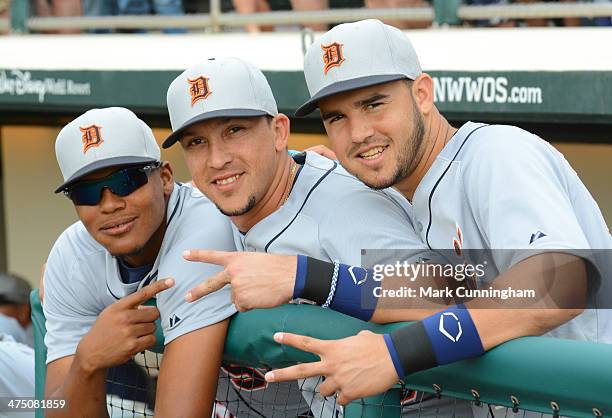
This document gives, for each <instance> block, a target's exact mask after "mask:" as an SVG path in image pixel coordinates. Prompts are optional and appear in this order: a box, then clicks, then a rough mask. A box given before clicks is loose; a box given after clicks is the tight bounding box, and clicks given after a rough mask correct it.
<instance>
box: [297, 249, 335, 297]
mask: <svg viewBox="0 0 612 418" xmlns="http://www.w3.org/2000/svg"><path fill="white" fill-rule="evenodd" d="M306 258H307V259H308V261H307V263H306V277H305V279H304V289H303V290H302V292H301V294H298V295H297V296H296V297H299V298H302V299H307V300H310V301H313V302H314V303H316V304H317V305H323V304H324V303H325V300H326V299H327V296H328V295H329V289H330V288H331V279H332V276H333V274H334V263H330V262H328V261H321V260H317V259H316V258H312V257H306ZM294 290H295V287H294ZM294 295H295V293H294Z"/></svg>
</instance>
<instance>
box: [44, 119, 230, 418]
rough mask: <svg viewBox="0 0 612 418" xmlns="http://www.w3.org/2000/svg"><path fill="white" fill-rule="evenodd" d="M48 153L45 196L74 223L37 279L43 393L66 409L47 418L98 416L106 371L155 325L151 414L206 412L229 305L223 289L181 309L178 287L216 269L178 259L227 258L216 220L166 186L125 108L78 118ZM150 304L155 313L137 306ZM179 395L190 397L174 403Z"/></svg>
mask: <svg viewBox="0 0 612 418" xmlns="http://www.w3.org/2000/svg"><path fill="white" fill-rule="evenodd" d="M55 147H56V155H57V160H58V163H59V166H60V169H61V171H62V174H63V177H64V183H63V184H62V185H61V186H60V187H58V189H57V190H56V192H63V193H64V194H65V195H66V196H67V197H68V198H70V199H71V200H72V202H73V204H74V207H75V209H76V212H77V215H78V217H79V221H78V222H76V223H74V224H73V225H71V226H69V227H68V228H67V229H66V230H65V231H64V232H63V233H62V234H61V235H60V237H59V238H58V240H57V241H56V243H55V245H54V246H53V249H52V250H51V253H50V255H49V258H48V260H47V264H46V269H45V273H44V284H45V301H44V305H43V309H44V313H45V317H46V328H47V334H46V336H45V344H46V346H47V350H48V352H47V375H46V386H45V396H46V397H47V398H49V397H52V398H58V399H65V400H66V403H67V407H66V408H64V409H55V410H48V411H47V412H46V414H47V416H50V417H60V416H66V417H74V416H77V415H78V416H87V417H101V416H107V407H106V396H105V394H106V383H105V376H106V371H107V369H109V368H111V367H114V366H117V365H120V364H123V363H125V362H126V361H127V360H129V359H130V358H131V357H132V356H133V355H134V354H136V353H139V352H142V351H143V350H145V349H146V348H148V347H151V346H152V345H154V344H155V335H154V333H155V323H154V321H155V320H156V319H157V318H160V320H161V326H162V328H163V334H164V339H165V344H166V347H165V351H164V359H163V364H162V366H161V368H160V372H159V379H158V383H157V399H156V410H155V414H156V416H160V417H166V416H168V417H169V416H210V414H211V410H212V405H213V399H214V391H215V388H216V384H217V378H218V369H219V366H220V363H221V355H222V349H223V341H224V338H225V332H226V327H227V318H228V317H229V316H231V315H232V314H233V313H234V312H235V308H234V306H233V305H232V304H231V301H230V294H229V291H228V290H221V291H220V292H218V294H215V295H211V297H210V298H205V299H202V300H201V302H200V303H198V304H187V303H185V302H184V299H183V294H184V292H185V291H186V290H187V289H189V288H191V287H192V286H193V285H194V283H196V281H199V280H201V278H202V277H203V276H206V275H210V274H214V273H216V272H217V271H218V270H219V269H218V268H217V267H215V266H212V265H206V264H194V263H189V262H186V261H184V260H183V259H182V257H181V253H182V251H184V250H185V249H189V248H192V247H193V246H198V245H201V246H204V247H207V248H216V249H223V250H226V251H232V250H233V249H234V248H235V246H234V244H233V240H232V232H231V228H230V224H229V222H228V221H227V218H226V217H224V216H223V215H222V214H221V213H219V211H218V210H217V209H216V208H215V206H214V205H213V204H212V203H210V201H209V200H208V199H206V198H205V197H203V196H202V194H201V193H200V192H199V191H198V190H196V189H194V188H193V187H191V186H189V185H182V184H178V183H175V182H174V181H173V177H172V168H171V167H170V165H169V164H168V163H167V162H161V161H160V149H159V147H158V145H157V143H156V142H155V138H154V137H153V133H152V132H151V129H150V128H149V127H148V126H147V125H146V124H145V123H144V122H143V121H141V120H140V119H138V118H137V117H136V115H134V114H133V113H132V112H131V111H129V110H127V109H124V108H107V109H93V110H90V111H88V112H86V113H85V114H83V115H81V116H79V117H78V118H76V119H75V120H73V121H72V122H70V123H69V124H68V125H66V126H65V127H64V128H63V129H62V130H61V132H60V133H59V135H58V138H57V141H56V145H55ZM202 220H205V227H203V228H198V229H194V228H193V225H195V224H200V223H201V222H202ZM170 277H171V278H170ZM155 296H156V297H157V307H151V306H143V303H144V302H146V301H147V300H149V299H150V298H151V297H155ZM202 347H205V350H206V355H202ZM196 353H197V354H198V355H196ZM185 391H189V392H193V393H198V396H196V397H192V398H191V399H190V400H189V402H184V393H185Z"/></svg>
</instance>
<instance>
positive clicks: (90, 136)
mask: <svg viewBox="0 0 612 418" xmlns="http://www.w3.org/2000/svg"><path fill="white" fill-rule="evenodd" d="M79 129H80V130H81V132H83V154H85V153H86V152H87V150H89V148H93V147H99V146H100V145H101V144H102V142H104V140H103V139H102V134H101V130H102V127H101V126H98V125H89V126H81V127H79Z"/></svg>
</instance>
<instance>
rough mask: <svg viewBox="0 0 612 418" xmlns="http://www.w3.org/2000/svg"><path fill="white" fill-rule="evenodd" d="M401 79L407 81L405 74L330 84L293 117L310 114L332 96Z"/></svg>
mask: <svg viewBox="0 0 612 418" xmlns="http://www.w3.org/2000/svg"><path fill="white" fill-rule="evenodd" d="M403 78H406V79H407V78H408V77H407V76H406V75H405V74H386V75H369V76H366V77H359V78H352V79H350V80H344V81H339V82H337V83H334V84H330V85H329V86H327V87H325V88H323V89H321V90H320V91H319V92H318V93H317V94H315V95H314V96H312V97H311V98H310V99H309V100H308V101H307V102H306V103H304V104H303V105H301V106H300V107H298V109H297V110H296V111H295V114H294V115H295V116H297V117H303V116H306V115H309V114H311V113H312V112H314V111H315V109H316V108H317V106H318V105H319V100H321V99H324V98H326V97H329V96H332V95H334V94H338V93H343V92H345V91H350V90H356V89H360V88H363V87H369V86H374V85H376V84H383V83H388V82H390V81H395V80H401V79H403Z"/></svg>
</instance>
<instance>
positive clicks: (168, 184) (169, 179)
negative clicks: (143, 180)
mask: <svg viewBox="0 0 612 418" xmlns="http://www.w3.org/2000/svg"><path fill="white" fill-rule="evenodd" d="M159 176H160V178H161V181H162V187H163V189H164V196H165V197H168V196H170V195H171V194H172V190H173V189H174V174H173V172H172V166H171V165H170V163H169V162H168V161H163V162H162V165H161V167H160V168H159Z"/></svg>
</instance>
